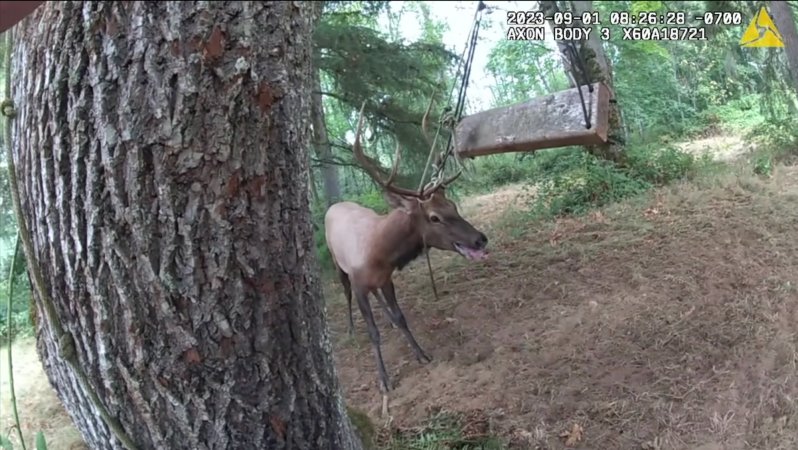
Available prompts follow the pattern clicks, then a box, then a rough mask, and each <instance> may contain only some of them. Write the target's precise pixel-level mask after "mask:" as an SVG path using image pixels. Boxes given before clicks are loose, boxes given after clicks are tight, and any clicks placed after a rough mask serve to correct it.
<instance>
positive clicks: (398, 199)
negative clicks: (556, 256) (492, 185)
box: [353, 103, 488, 260]
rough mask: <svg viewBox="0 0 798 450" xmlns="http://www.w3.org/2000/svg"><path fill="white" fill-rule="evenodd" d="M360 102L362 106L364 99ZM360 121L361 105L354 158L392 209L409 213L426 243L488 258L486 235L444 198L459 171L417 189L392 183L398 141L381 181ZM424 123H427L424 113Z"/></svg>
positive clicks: (443, 248)
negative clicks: (365, 146)
mask: <svg viewBox="0 0 798 450" xmlns="http://www.w3.org/2000/svg"><path fill="white" fill-rule="evenodd" d="M363 106H364V107H365V103H364V104H363ZM362 124H363V108H361V110H360V118H359V120H358V126H357V132H356V133H355V143H354V145H353V152H354V154H355V158H356V159H357V160H358V162H360V164H361V166H362V167H363V168H364V169H365V170H366V172H367V173H368V174H369V176H371V178H372V179H374V181H376V182H377V183H378V184H379V185H380V186H382V187H383V189H384V191H383V193H384V196H385V199H386V201H387V202H388V204H389V205H390V206H391V207H392V208H394V209H400V210H402V211H404V212H405V213H407V214H408V215H409V216H410V217H411V219H412V221H413V224H414V225H415V228H416V229H417V230H418V232H419V234H420V235H421V238H422V239H423V241H424V243H425V245H426V246H428V247H434V248H437V249H440V250H446V251H453V252H457V253H459V254H460V255H462V256H463V257H464V258H466V259H469V260H482V259H485V258H487V256H488V252H487V248H486V247H487V244H488V238H487V236H485V234H484V233H482V232H481V231H479V230H477V229H476V228H475V227H474V226H473V225H472V224H471V223H470V222H468V221H467V220H465V219H464V218H463V217H462V216H461V215H460V213H459V211H458V210H457V205H456V204H455V203H454V202H453V201H451V200H450V199H448V198H446V187H447V186H448V185H449V184H450V183H452V182H453V181H454V180H456V179H457V178H458V177H459V176H460V174H461V172H458V173H457V174H455V175H454V176H452V177H450V178H448V179H446V180H443V179H440V180H438V181H436V182H434V183H431V184H430V185H427V186H426V187H424V188H423V189H421V190H419V191H414V190H410V189H405V188H402V187H399V186H395V185H393V180H394V178H395V177H396V173H397V171H398V170H399V161H400V159H401V152H400V149H399V144H398V143H397V145H396V151H395V153H394V164H393V169H392V170H391V173H390V176H389V177H388V179H387V180H386V181H383V180H382V176H381V174H380V171H379V169H378V168H377V167H376V166H375V165H374V163H373V162H371V161H369V160H368V159H367V158H366V157H365V155H364V154H363V148H362V147H361V145H360V129H361V127H362ZM424 124H426V115H425V117H424ZM425 134H426V131H425Z"/></svg>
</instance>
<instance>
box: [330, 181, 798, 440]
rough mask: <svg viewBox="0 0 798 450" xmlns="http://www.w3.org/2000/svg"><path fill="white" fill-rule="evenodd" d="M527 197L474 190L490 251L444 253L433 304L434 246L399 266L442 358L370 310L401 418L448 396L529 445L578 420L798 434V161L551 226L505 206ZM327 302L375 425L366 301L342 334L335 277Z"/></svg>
mask: <svg viewBox="0 0 798 450" xmlns="http://www.w3.org/2000/svg"><path fill="white" fill-rule="evenodd" d="M748 170H749V171H750V169H748ZM517 194H518V192H517V187H512V188H510V189H507V190H505V191H504V192H500V193H497V194H492V195H491V197H490V198H483V199H482V201H479V200H476V201H474V200H472V201H469V202H465V203H464V205H465V206H466V207H465V208H464V209H465V211H464V215H465V216H466V217H469V218H473V219H474V222H476V224H478V225H479V226H480V227H483V228H484V229H485V230H487V231H486V233H487V234H488V235H489V237H490V239H491V243H490V247H491V249H492V255H491V259H490V260H489V261H487V262H485V263H476V264H473V263H468V262H466V261H465V260H463V259H462V258H460V257H459V256H452V255H449V254H445V253H442V252H437V251H436V252H434V253H433V267H435V269H436V279H437V282H438V291H439V292H440V293H441V299H440V301H439V302H436V301H435V299H434V297H433V296H432V290H431V287H430V282H429V278H428V274H427V271H426V263H425V262H424V260H423V258H422V259H419V260H418V261H416V262H414V263H413V264H412V265H411V266H410V267H408V268H406V269H405V271H404V272H401V273H399V275H398V276H397V277H396V285H397V295H398V298H399V301H400V304H401V305H402V307H403V310H404V312H405V314H406V316H407V319H408V322H409V324H410V327H411V329H412V330H413V332H414V334H415V336H416V338H417V339H418V340H419V343H420V344H421V345H422V347H424V348H425V350H427V352H428V353H430V354H431V355H432V356H433V358H434V360H433V362H432V363H430V364H428V365H421V364H419V363H417V362H416V361H415V359H414V358H413V356H412V353H411V351H410V349H409V347H408V345H407V344H406V342H405V340H404V337H403V336H402V335H401V334H400V332H399V331H398V330H395V329H391V328H390V326H389V323H388V321H387V318H386V317H385V316H384V314H383V313H382V311H381V310H380V309H379V308H377V307H376V306H375V317H377V320H378V323H379V326H380V330H381V333H382V337H383V339H382V340H383V352H384V358H385V362H386V366H387V368H388V370H389V372H390V376H391V377H392V380H393V382H394V383H395V384H396V388H395V391H394V392H393V394H392V420H393V425H394V426H398V427H407V426H413V425H417V424H419V423H421V422H422V420H423V419H424V418H425V417H427V416H428V415H429V414H430V412H432V411H436V410H439V409H444V410H452V411H463V412H469V413H471V414H474V413H475V412H476V413H479V414H482V415H484V416H485V417H486V418H487V419H488V420H489V421H490V423H491V424H492V426H493V427H494V429H495V432H497V433H499V434H500V435H502V436H504V437H507V438H511V439H512V440H513V441H514V442H515V444H516V445H517V446H518V447H519V448H542V449H560V448H565V446H564V439H563V438H561V437H560V435H561V433H563V432H564V431H566V430H571V429H572V428H573V427H574V425H575V424H576V425H578V427H581V429H582V431H583V432H582V435H581V438H582V440H581V442H579V443H578V444H577V447H576V448H582V449H641V448H643V449H646V448H648V449H700V450H712V449H727V450H733V449H744V448H746V449H747V448H757V449H769V450H776V449H787V448H796V447H797V446H798V438H796V436H798V433H796V432H797V431H798V425H797V424H796V422H795V420H796V419H798V417H796V413H795V411H796V404H795V402H796V398H798V378H796V364H798V356H796V348H797V346H798V293H796V285H797V283H798V279H796V276H798V275H796V274H798V270H797V269H798V242H796V240H795V239H794V236H793V233H792V231H793V230H794V229H795V226H796V224H798V168H796V167H779V168H778V169H777V171H776V172H775V174H774V176H773V177H772V178H770V179H767V180H761V179H758V178H754V177H753V176H751V175H747V174H737V175H734V174H732V175H724V176H722V177H719V178H715V179H708V180H704V181H702V182H700V183H699V184H697V185H696V184H681V185H677V186H673V187H669V188H666V189H662V190H659V191H657V192H656V193H655V194H652V196H651V197H650V198H649V199H647V200H646V201H643V202H626V203H624V204H619V205H614V206H612V207H609V208H604V209H602V210H601V211H598V212H596V213H593V214H591V215H589V216H586V217H584V218H580V219H563V220H559V221H556V222H553V223H536V224H529V223H525V222H524V221H523V220H518V219H517V218H516V220H513V216H512V215H510V216H508V215H507V214H504V213H503V211H514V210H518V209H519V208H518V205H515V204H514V202H517V201H520V200H518V195H517ZM501 199H504V200H505V203H503V204H502V203H501ZM497 211H498V212H497ZM327 299H328V305H329V307H328V311H329V314H330V316H331V327H332V329H333V332H334V333H335V335H336V337H337V339H336V345H335V352H336V358H337V367H338V373H339V375H340V376H341V377H342V379H343V382H344V385H345V389H346V395H347V398H348V400H349V401H350V403H351V404H352V405H354V406H356V407H358V408H361V409H362V410H364V411H366V412H367V413H368V414H369V415H370V416H371V417H372V418H373V419H375V421H378V420H379V407H380V395H379V391H378V390H377V383H376V372H375V363H374V358H373V353H372V349H371V346H370V343H369V340H368V336H367V334H366V329H365V324H364V323H363V321H362V318H361V317H360V315H359V313H358V312H357V310H355V318H356V336H355V338H354V341H353V340H350V339H348V338H347V337H346V325H345V324H346V321H345V304H344V303H343V294H342V291H341V288H340V286H339V285H337V284H334V283H333V284H331V285H330V286H328V288H327Z"/></svg>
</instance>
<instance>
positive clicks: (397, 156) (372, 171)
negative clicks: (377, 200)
mask: <svg viewBox="0 0 798 450" xmlns="http://www.w3.org/2000/svg"><path fill="white" fill-rule="evenodd" d="M365 108H366V102H363V106H361V107H360V117H359V118H358V121H357V131H356V132H355V143H354V144H353V145H352V152H353V153H354V154H355V158H356V159H357V160H358V162H360V165H361V167H363V169H364V170H365V171H366V173H367V174H368V175H369V176H370V177H371V178H372V179H373V180H374V181H376V182H377V184H379V185H380V186H382V187H383V188H384V189H386V190H388V191H391V192H393V193H395V194H399V195H406V196H410V197H416V198H424V193H423V191H422V192H417V191H414V190H410V189H405V188H402V187H399V186H395V185H394V184H393V181H394V178H396V174H397V172H398V171H399V162H400V161H401V159H402V156H401V149H400V146H399V141H398V140H397V142H396V150H395V152H394V162H393V168H392V169H391V174H390V176H389V177H388V179H387V180H386V181H383V180H382V175H381V174H380V170H379V169H378V168H377V167H376V166H375V165H374V163H373V162H372V161H370V160H369V159H368V158H366V155H364V154H363V147H362V146H361V145H360V130H361V128H362V127H363V110H364V109H365Z"/></svg>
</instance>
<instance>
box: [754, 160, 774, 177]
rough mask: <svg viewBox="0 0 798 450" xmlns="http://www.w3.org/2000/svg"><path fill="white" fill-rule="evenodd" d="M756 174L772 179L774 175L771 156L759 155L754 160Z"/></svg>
mask: <svg viewBox="0 0 798 450" xmlns="http://www.w3.org/2000/svg"><path fill="white" fill-rule="evenodd" d="M754 173H755V174H757V175H761V176H764V177H766V178H767V177H770V175H771V174H772V173H773V158H772V157H771V156H770V155H759V156H757V157H756V158H755V159H754Z"/></svg>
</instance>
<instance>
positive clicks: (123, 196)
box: [13, 2, 361, 450]
mask: <svg viewBox="0 0 798 450" xmlns="http://www.w3.org/2000/svg"><path fill="white" fill-rule="evenodd" d="M309 9H310V8H309V6H308V5H307V4H306V3H304V2H85V3H84V2H50V3H47V4H46V5H45V6H43V7H41V8H40V9H39V10H37V12H35V13H34V14H33V15H32V16H31V17H29V18H27V19H26V20H25V21H23V22H21V23H20V24H19V25H18V26H17V28H16V41H17V43H18V45H17V48H16V51H15V52H14V57H13V80H14V85H15V94H14V101H15V104H16V106H17V110H18V115H17V118H16V119H15V121H14V141H15V142H14V149H13V152H14V158H15V160H16V163H17V167H16V173H17V176H18V177H19V180H20V186H19V194H20V197H21V200H22V208H23V211H24V219H25V221H26V222H27V223H28V225H29V227H30V229H31V233H32V239H33V248H34V254H35V258H36V259H37V260H38V262H39V264H40V265H41V268H42V271H43V274H44V278H45V280H46V281H45V286H44V287H45V289H46V290H47V291H48V292H49V293H50V295H51V296H52V298H53V300H54V303H55V309H56V311H57V316H58V317H60V319H61V321H62V322H63V326H64V329H65V330H67V331H69V332H71V333H72V334H73V335H74V338H75V342H76V350H77V357H78V361H79V363H80V365H81V366H82V367H83V368H84V370H85V371H86V372H87V375H88V378H89V380H90V384H91V385H92V387H93V389H94V390H95V391H96V392H97V393H98V395H99V397H100V399H101V400H102V403H104V405H105V407H106V408H107V409H108V410H109V412H110V414H111V415H112V416H114V417H116V418H117V419H118V421H119V422H120V423H121V425H122V427H123V428H124V430H125V432H126V433H127V434H128V435H129V436H130V437H131V438H132V439H133V440H134V441H135V443H136V444H137V446H138V448H140V449H178V448H186V449H220V450H221V449H266V448H269V449H281V448H293V449H359V448H361V444H360V443H359V441H358V440H357V439H356V438H355V437H354V435H353V432H352V426H351V424H350V421H349V419H348V418H347V415H346V411H345V407H344V404H343V400H342V398H341V395H340V388H339V383H338V381H337V377H336V373H335V371H334V368H333V359H332V355H331V345H330V340H329V335H328V330H327V325H326V318H325V310H324V302H323V298H322V294H321V289H320V284H319V281H318V279H317V276H316V273H317V268H316V261H315V256H314V252H313V250H312V234H311V228H310V224H309V219H310V213H309V205H308V197H307V192H308V191H307V189H308V187H307V177H306V176H305V173H306V171H307V170H308V162H307V159H306V156H307V155H306V148H307V144H308V143H309V142H308V139H309V137H310V129H309V121H308V117H309V109H310V98H309V96H308V95H307V93H308V92H309V90H310V88H311V73H310V55H311V41H310V39H311V30H312V23H311V14H310V11H309ZM34 299H35V302H36V305H37V308H38V311H39V317H41V318H42V320H40V321H39V324H40V325H39V327H38V329H37V338H38V350H39V352H40V356H41V358H42V361H43V364H44V368H45V371H46V372H47V374H48V377H49V379H50V382H51V383H52V385H53V386H54V388H55V389H56V391H57V393H58V396H59V398H60V399H61V401H62V402H63V403H64V405H65V406H66V408H67V410H68V411H69V414H70V416H71V417H72V419H73V420H74V422H75V424H76V425H77V427H78V429H79V430H80V432H81V433H82V435H83V437H84V439H85V440H86V442H87V443H88V444H89V445H90V446H91V448H96V449H120V448H122V447H121V444H120V443H119V442H117V441H116V440H115V439H114V438H113V437H112V436H111V434H110V432H109V429H108V428H107V427H106V426H105V424H104V423H103V422H102V421H101V420H100V419H99V417H98V415H97V414H96V411H95V409H94V408H93V406H92V404H91V403H90V402H89V401H88V400H87V394H86V392H85V391H84V390H83V389H82V388H81V387H80V386H79V384H78V383H77V382H76V378H75V375H74V374H73V373H72V371H71V370H70V368H69V367H68V366H67V365H66V364H65V363H64V361H63V360H61V359H60V358H59V356H58V353H57V344H56V336H53V334H52V330H51V328H50V327H49V326H48V324H47V321H46V320H44V319H45V317H46V316H43V314H42V309H41V308H42V304H41V302H42V300H41V296H40V295H38V294H37V295H34Z"/></svg>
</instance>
